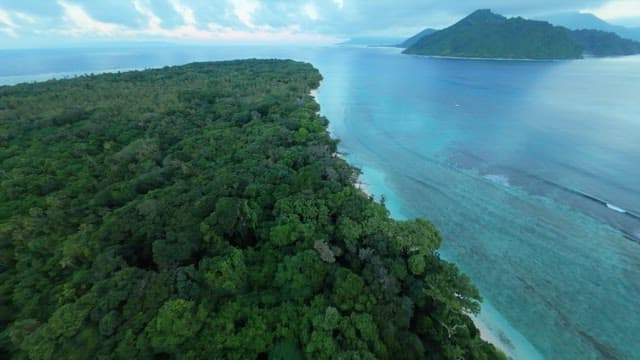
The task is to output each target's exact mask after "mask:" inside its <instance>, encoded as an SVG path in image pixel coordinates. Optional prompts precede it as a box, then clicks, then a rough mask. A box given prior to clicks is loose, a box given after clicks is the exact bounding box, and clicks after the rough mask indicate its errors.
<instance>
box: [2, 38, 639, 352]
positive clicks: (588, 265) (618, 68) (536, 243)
mask: <svg viewBox="0 0 640 360" xmlns="http://www.w3.org/2000/svg"><path fill="white" fill-rule="evenodd" d="M249 57H259V58H265V57H268V58H273V57H277V58H293V59H297V60H304V61H309V62H311V63H312V64H314V65H315V66H316V67H317V68H318V69H319V70H320V71H321V72H322V74H323V76H324V78H325V80H324V81H323V83H322V85H321V87H320V89H319V92H318V101H319V102H320V104H321V107H322V110H321V113H322V114H323V115H325V116H327V118H328V119H329V121H330V131H331V132H332V134H333V135H334V136H335V137H338V138H339V139H340V140H341V151H342V152H343V153H345V154H346V158H347V160H349V161H350V162H351V163H353V164H355V165H356V166H358V167H360V168H362V169H363V181H364V182H365V183H366V184H367V187H368V188H369V190H370V191H371V192H372V193H374V194H376V195H380V194H384V195H385V197H386V199H387V205H388V207H389V208H390V210H391V211H392V214H393V215H394V216H396V217H398V218H411V217H417V216H420V217H427V218H429V219H430V220H432V221H433V222H434V223H435V224H436V225H437V226H438V228H439V229H440V231H441V232H442V234H443V237H444V244H443V248H442V250H441V254H442V255H443V257H444V258H446V259H449V260H451V261H453V262H455V263H456V264H458V266H459V267H460V268H461V269H462V270H463V271H464V272H466V273H467V274H468V275H469V276H470V277H471V279H472V280H473V282H474V283H475V284H476V285H477V286H478V288H479V289H480V290H481V292H482V294H483V296H484V298H485V305H483V312H482V314H481V316H480V318H481V320H482V321H484V322H485V323H486V324H487V326H488V327H489V328H490V329H491V330H492V331H493V332H494V333H495V334H497V337H498V342H500V344H501V346H502V347H503V348H505V350H507V351H508V352H509V353H511V354H512V355H513V356H514V357H518V358H524V359H528V358H536V357H543V358H548V359H602V358H619V359H633V358H637V356H638V354H640V341H638V334H639V333H640V313H638V310H639V308H638V305H640V218H638V216H639V215H640V101H639V100H638V94H640V57H625V58H616V59H589V60H582V61H558V62H553V61H478V60H452V59H434V58H423V57H414V56H405V55H401V54H399V52H398V51H397V50H395V49H373V48H369V49H367V48H295V49H294V48H274V47H252V48H246V47H217V48H206V47H191V48H176V47H173V48H169V47H168V48H163V47H153V48H145V49H131V48H128V49H94V50H87V49H66V50H15V51H0V84H12V83H16V82H21V81H34V80H44V79H48V78H52V77H58V78H59V77H64V76H71V75H73V74H78V73H92V72H103V71H116V70H125V69H141V68H148V67H161V66H165V65H175V64H183V63H187V62H191V61H205V60H221V59H234V58H249ZM607 204H608V206H607Z"/></svg>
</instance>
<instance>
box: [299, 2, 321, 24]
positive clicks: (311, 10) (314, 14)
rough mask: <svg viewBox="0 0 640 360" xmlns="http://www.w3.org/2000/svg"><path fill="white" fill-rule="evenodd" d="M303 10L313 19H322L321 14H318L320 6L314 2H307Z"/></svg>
mask: <svg viewBox="0 0 640 360" xmlns="http://www.w3.org/2000/svg"><path fill="white" fill-rule="evenodd" d="M302 11H303V12H304V14H305V15H306V16H307V17H308V18H309V19H311V20H313V21H316V20H318V19H320V15H318V8H317V7H316V4H314V3H312V2H310V3H307V4H305V5H304V6H303V7H302Z"/></svg>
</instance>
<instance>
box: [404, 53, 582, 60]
mask: <svg viewBox="0 0 640 360" xmlns="http://www.w3.org/2000/svg"><path fill="white" fill-rule="evenodd" d="M402 55H410V56H417V57H423V58H431V59H445V60H473V61H482V60H485V61H527V62H550V61H551V62H561V61H573V60H584V58H575V59H527V58H522V59H518V58H492V57H472V56H444V55H420V54H408V53H404V52H402Z"/></svg>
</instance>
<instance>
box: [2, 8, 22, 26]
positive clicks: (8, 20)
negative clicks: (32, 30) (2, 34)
mask: <svg viewBox="0 0 640 360" xmlns="http://www.w3.org/2000/svg"><path fill="white" fill-rule="evenodd" d="M0 23H2V24H4V25H6V26H7V27H9V28H12V29H15V28H17V27H18V25H16V23H15V22H14V21H13V19H12V17H11V15H9V12H8V11H6V10H4V9H0Z"/></svg>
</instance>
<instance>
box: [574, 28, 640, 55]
mask: <svg viewBox="0 0 640 360" xmlns="http://www.w3.org/2000/svg"><path fill="white" fill-rule="evenodd" d="M571 38H572V39H573V40H574V41H575V42H576V43H578V44H579V45H580V46H581V47H582V48H583V49H584V52H585V53H586V54H588V55H592V56H620V55H634V54H640V42H637V41H633V40H628V39H623V38H621V37H620V36H618V35H616V34H615V33H610V32H605V31H598V30H573V31H571Z"/></svg>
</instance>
